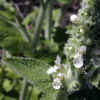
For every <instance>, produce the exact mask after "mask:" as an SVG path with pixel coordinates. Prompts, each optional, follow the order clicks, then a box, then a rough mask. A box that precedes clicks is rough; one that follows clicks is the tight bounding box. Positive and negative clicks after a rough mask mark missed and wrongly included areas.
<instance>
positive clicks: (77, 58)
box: [73, 55, 83, 68]
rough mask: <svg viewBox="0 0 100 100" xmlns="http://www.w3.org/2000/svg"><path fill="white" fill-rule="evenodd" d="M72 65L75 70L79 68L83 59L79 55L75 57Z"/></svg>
mask: <svg viewBox="0 0 100 100" xmlns="http://www.w3.org/2000/svg"><path fill="white" fill-rule="evenodd" d="M73 64H74V66H75V67H76V68H81V67H82V66H83V58H82V56H81V55H77V56H75V58H74V60H73Z"/></svg>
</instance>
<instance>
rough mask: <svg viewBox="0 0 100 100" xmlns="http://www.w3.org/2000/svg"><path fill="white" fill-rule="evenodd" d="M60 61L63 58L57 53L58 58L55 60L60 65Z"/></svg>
mask: <svg viewBox="0 0 100 100" xmlns="http://www.w3.org/2000/svg"><path fill="white" fill-rule="evenodd" d="M60 63H61V58H60V56H58V55H57V57H56V60H55V64H56V65H60Z"/></svg>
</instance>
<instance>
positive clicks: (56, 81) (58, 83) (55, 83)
mask: <svg viewBox="0 0 100 100" xmlns="http://www.w3.org/2000/svg"><path fill="white" fill-rule="evenodd" d="M61 85H62V84H61V81H60V79H59V78H56V79H54V81H53V83H52V86H53V88H54V89H56V90H58V89H60V87H61Z"/></svg>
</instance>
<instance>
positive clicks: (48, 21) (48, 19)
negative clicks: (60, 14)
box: [45, 0, 53, 40]
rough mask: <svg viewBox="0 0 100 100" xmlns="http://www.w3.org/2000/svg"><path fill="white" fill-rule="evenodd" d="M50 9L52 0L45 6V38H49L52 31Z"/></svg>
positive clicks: (51, 8)
mask: <svg viewBox="0 0 100 100" xmlns="http://www.w3.org/2000/svg"><path fill="white" fill-rule="evenodd" d="M52 10H53V0H50V1H49V3H48V6H47V11H46V30H45V31H46V34H45V37H46V39H47V40H50V39H51V33H52Z"/></svg>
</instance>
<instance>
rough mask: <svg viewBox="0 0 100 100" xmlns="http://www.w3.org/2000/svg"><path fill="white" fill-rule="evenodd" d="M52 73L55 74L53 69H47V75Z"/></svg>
mask: <svg viewBox="0 0 100 100" xmlns="http://www.w3.org/2000/svg"><path fill="white" fill-rule="evenodd" d="M54 72H56V70H55V69H54V68H53V67H51V68H49V69H48V71H47V74H52V73H54Z"/></svg>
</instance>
